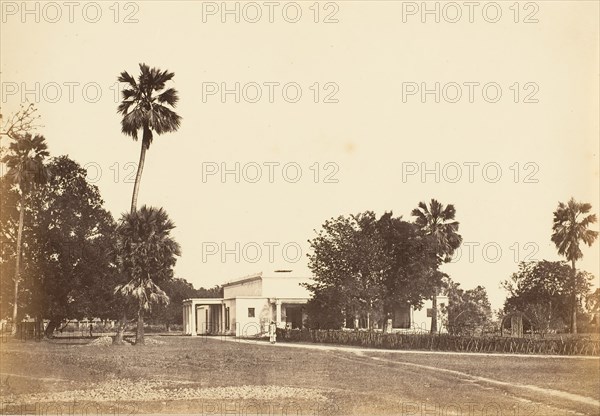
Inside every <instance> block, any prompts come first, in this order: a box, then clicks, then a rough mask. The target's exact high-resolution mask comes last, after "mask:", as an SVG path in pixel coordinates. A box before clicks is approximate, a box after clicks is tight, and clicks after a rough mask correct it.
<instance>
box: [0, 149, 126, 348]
mask: <svg viewBox="0 0 600 416" xmlns="http://www.w3.org/2000/svg"><path fill="white" fill-rule="evenodd" d="M48 169H49V170H51V171H52V173H53V174H52V176H51V177H50V178H49V180H48V182H46V183H45V184H43V185H40V186H38V187H37V188H36V189H35V190H33V191H32V192H31V193H29V194H28V195H27V198H26V206H27V207H28V210H27V213H26V224H27V233H26V235H25V238H24V239H23V246H24V248H23V258H24V265H25V267H24V269H23V277H24V279H23V285H22V287H21V289H20V299H22V301H21V302H20V306H21V309H22V311H23V313H27V314H28V315H30V316H33V317H37V318H38V319H39V320H41V319H43V318H46V319H49V320H50V322H49V325H48V326H47V327H46V335H47V336H48V337H51V336H52V334H53V332H54V329H55V328H56V327H57V326H58V325H59V324H60V322H62V321H63V320H65V319H72V318H76V319H81V318H83V317H104V318H109V317H110V318H114V317H115V313H114V312H113V313H112V314H111V307H114V301H113V298H114V296H112V289H113V288H114V285H115V284H116V282H117V275H116V267H115V262H114V253H113V247H114V246H115V240H114V238H115V223H114V221H113V219H112V216H111V215H110V213H108V212H107V211H106V210H105V209H104V208H103V207H102V204H103V201H102V199H101V197H100V194H99V192H98V188H97V187H95V186H94V185H91V184H89V183H88V182H87V180H86V171H85V169H83V168H81V166H79V165H78V164H77V163H76V162H74V161H73V160H71V159H69V158H68V157H67V156H61V157H57V158H53V159H51V161H50V162H49V164H48ZM5 182H6V181H5V178H2V180H0V186H4V185H2V184H4V183H5ZM15 193H16V192H13V194H12V196H11V194H9V198H7V199H8V200H9V201H10V200H13V201H14V200H16V199H17V197H18V196H17V195H14V194H15ZM5 201H6V200H4V198H3V202H5ZM14 206H15V203H14V202H13V203H12V207H11V208H10V209H9V210H8V212H7V211H4V209H3V212H2V214H3V215H2V216H1V217H0V225H1V228H2V230H3V233H2V236H3V237H6V236H7V235H8V236H10V235H11V234H14V231H11V230H12V229H14V228H15V226H14V223H16V222H17V220H16V217H17V216H18V214H17V212H16V209H15V208H14ZM4 207H5V206H4V205H3V208H4ZM4 214H7V215H4ZM5 253H6V254H7V256H6V257H5V256H4V254H5ZM2 258H3V262H2V264H1V265H0V267H12V266H11V265H14V263H15V258H14V251H12V252H3V253H2ZM4 260H5V261H4Z"/></svg>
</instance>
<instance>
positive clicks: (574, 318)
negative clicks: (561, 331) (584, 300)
mask: <svg viewBox="0 0 600 416" xmlns="http://www.w3.org/2000/svg"><path fill="white" fill-rule="evenodd" d="M571 267H572V268H573V288H572V290H573V293H572V294H571V308H572V310H571V334H576V333H577V290H576V282H577V269H576V268H575V260H571Z"/></svg>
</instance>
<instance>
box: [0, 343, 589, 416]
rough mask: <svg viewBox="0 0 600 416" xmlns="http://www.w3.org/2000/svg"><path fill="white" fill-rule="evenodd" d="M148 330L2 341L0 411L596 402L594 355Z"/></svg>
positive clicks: (329, 409)
mask: <svg viewBox="0 0 600 416" xmlns="http://www.w3.org/2000/svg"><path fill="white" fill-rule="evenodd" d="M149 338H152V339H158V340H160V341H161V345H146V346H140V347H138V346H118V347H113V346H92V345H85V343H86V342H88V341H89V340H53V341H42V342H34V341H28V342H18V341H9V342H6V343H3V344H1V346H0V373H2V375H1V377H2V379H1V380H2V392H1V393H2V400H3V410H4V411H3V413H9V412H11V411H12V412H13V413H18V412H19V409H20V408H19V407H18V406H21V408H22V407H23V406H26V407H25V409H27V412H28V413H33V412H36V414H42V413H47V414H57V413H58V414H60V413H62V414H72V413H78V412H79V413H81V412H82V411H83V409H87V411H88V412H90V414H91V413H93V414H96V413H99V414H106V413H111V412H112V413H114V412H115V411H116V410H115V408H116V407H118V410H117V411H118V412H119V413H120V414H127V413H134V414H139V413H196V414H238V415H241V414H244V415H245V414H250V415H254V414H268V415H282V414H286V413H287V414H290V415H291V414H294V415H297V414H298V415H327V414H331V415H333V414H336V415H342V414H357V415H358V414H360V415H362V414H400V415H402V414H405V415H424V414H428V413H427V412H429V414H433V415H452V414H462V415H470V416H471V415H472V416H476V415H496V414H498V415H560V416H564V415H565V414H594V415H596V414H598V413H599V410H600V409H599V408H598V406H597V405H595V404H593V403H589V402H588V403H586V402H585V401H583V402H582V401H577V400H573V398H572V397H571V398H568V397H567V398H565V397H562V396H560V395H555V394H553V393H552V392H566V393H573V394H576V395H579V396H585V397H586V398H589V399H590V400H591V399H596V400H598V399H599V398H600V395H599V391H598V390H599V387H598V386H599V384H598V371H599V367H598V360H578V359H560V358H553V359H540V358H522V359H516V358H515V357H510V356H507V357H473V356H468V357H456V356H448V355H436V354H427V355H413V354H392V353H389V352H383V351H382V352H381V353H379V352H377V353H365V354H356V353H351V352H341V351H320V350H312V349H304V348H302V349H301V348H291V347H285V346H282V345H278V346H275V347H273V346H271V345H269V344H267V343H264V342H256V343H251V344H248V343H239V342H230V341H221V340H220V339H218V338H215V339H202V338H191V337H149ZM439 369H448V370H454V371H458V372H460V373H449V372H440V371H439ZM463 374H464V375H463ZM470 375H472V376H480V377H487V378H490V379H494V380H498V381H500V382H512V383H517V384H519V385H529V386H538V387H541V388H546V389H552V392H550V393H549V392H548V391H535V390H533V391H523V389H521V388H515V387H511V386H509V385H502V384H493V383H492V384H490V383H486V382H483V381H480V380H474V379H473V378H472V377H470ZM21 413H24V412H23V410H21Z"/></svg>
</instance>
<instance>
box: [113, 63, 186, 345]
mask: <svg viewBox="0 0 600 416" xmlns="http://www.w3.org/2000/svg"><path fill="white" fill-rule="evenodd" d="M174 76H175V73H173V72H169V71H160V70H159V69H157V68H150V67H149V66H148V65H146V64H140V75H139V76H138V79H137V81H136V80H135V78H134V77H133V76H131V75H130V74H129V73H127V72H126V71H123V72H121V75H119V77H118V80H119V82H125V83H127V88H125V89H123V91H122V92H121V93H122V96H123V100H122V101H121V103H120V104H119V107H118V109H117V111H118V113H119V114H121V115H122V116H123V118H122V119H121V131H122V132H123V133H124V134H125V135H127V136H131V137H132V138H133V140H135V141H137V140H138V132H139V131H141V132H142V145H141V151H140V161H139V163H138V168H137V174H136V176H135V184H134V185H133V195H132V197H131V212H134V211H135V210H136V208H137V199H138V194H139V190H140V182H141V180H142V172H143V170H144V162H145V160H146V151H147V150H148V149H149V148H150V145H151V144H152V141H153V139H154V133H156V134H158V135H160V134H163V133H169V132H174V131H176V130H177V129H179V126H180V125H181V117H180V116H179V115H177V114H176V113H175V112H174V111H173V110H172V109H174V108H175V106H176V105H177V102H178V101H179V96H178V95H177V91H176V90H175V89H174V88H167V89H165V86H166V83H167V82H168V81H171V80H172V79H173V77H174ZM126 322H127V316H126V314H125V312H124V313H123V316H122V318H121V319H120V321H119V323H118V325H117V335H116V337H115V340H114V342H115V343H116V344H119V343H122V342H123V334H124V332H125V324H126Z"/></svg>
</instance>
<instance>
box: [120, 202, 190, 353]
mask: <svg viewBox="0 0 600 416" xmlns="http://www.w3.org/2000/svg"><path fill="white" fill-rule="evenodd" d="M174 228H175V225H174V224H173V222H172V221H171V220H170V219H169V217H168V215H167V213H166V212H165V211H164V210H163V209H162V208H153V207H146V206H145V205H144V206H142V207H141V208H140V209H139V210H136V211H132V212H128V213H126V214H123V216H122V217H121V219H120V221H119V226H118V229H117V233H118V243H117V253H118V258H119V265H120V267H121V271H122V272H123V273H124V274H125V275H126V276H128V279H129V280H128V282H127V283H123V284H120V285H118V286H117V287H116V288H115V293H120V294H122V295H124V296H125V297H127V298H129V299H132V300H135V301H137V307H138V326H137V335H136V344H144V313H145V312H146V311H147V310H150V309H151V307H152V305H153V304H156V303H165V304H168V302H169V297H168V296H167V295H166V293H165V292H164V291H163V290H161V288H160V287H159V286H158V283H162V282H165V281H167V280H169V279H171V278H172V277H173V266H174V265H175V262H176V261H177V259H176V257H177V256H179V255H181V249H180V247H179V244H178V243H177V242H176V241H175V239H174V238H173V236H171V230H173V229H174Z"/></svg>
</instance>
